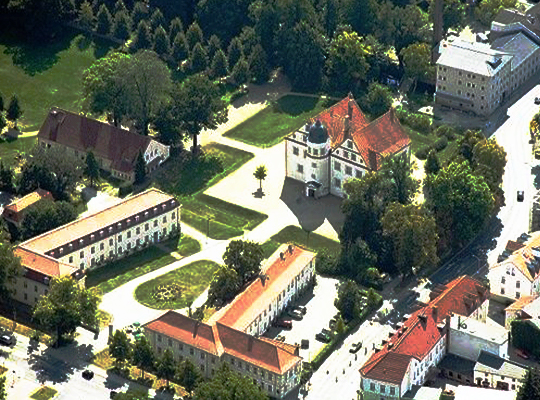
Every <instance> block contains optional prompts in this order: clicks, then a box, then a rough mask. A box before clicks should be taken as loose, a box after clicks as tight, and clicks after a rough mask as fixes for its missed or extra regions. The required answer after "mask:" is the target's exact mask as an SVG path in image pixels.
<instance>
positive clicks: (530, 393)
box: [516, 367, 540, 400]
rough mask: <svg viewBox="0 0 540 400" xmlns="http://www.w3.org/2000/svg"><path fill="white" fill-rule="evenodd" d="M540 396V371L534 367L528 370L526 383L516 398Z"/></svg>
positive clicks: (518, 399)
mask: <svg viewBox="0 0 540 400" xmlns="http://www.w3.org/2000/svg"><path fill="white" fill-rule="evenodd" d="M538 398H540V371H539V370H538V368H535V367H532V368H529V370H528V371H527V376H526V378H525V383H524V384H523V385H521V387H520V388H519V390H518V392H517V397H516V400H536V399H538Z"/></svg>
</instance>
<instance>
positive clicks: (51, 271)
mask: <svg viewBox="0 0 540 400" xmlns="http://www.w3.org/2000/svg"><path fill="white" fill-rule="evenodd" d="M15 255H16V256H17V257H19V258H20V259H21V265H22V266H24V267H26V268H28V269H31V270H34V271H37V272H39V273H41V274H43V275H45V276H49V277H55V278H60V277H63V276H71V275H72V274H73V273H74V272H77V268H74V267H73V266H71V265H69V264H66V263H63V262H60V261H58V260H55V259H54V258H52V257H49V256H46V255H44V254H39V253H36V252H34V251H32V250H29V249H25V248H21V247H17V248H16V249H15Z"/></svg>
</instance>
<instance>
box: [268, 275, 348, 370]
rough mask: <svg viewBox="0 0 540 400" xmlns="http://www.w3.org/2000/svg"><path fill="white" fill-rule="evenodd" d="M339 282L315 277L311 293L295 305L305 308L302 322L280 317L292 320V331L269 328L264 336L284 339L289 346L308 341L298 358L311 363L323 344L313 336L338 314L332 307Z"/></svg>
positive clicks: (326, 326) (284, 317)
mask: <svg viewBox="0 0 540 400" xmlns="http://www.w3.org/2000/svg"><path fill="white" fill-rule="evenodd" d="M338 283H339V281H338V280H337V279H332V278H324V277H321V276H317V285H316V286H315V288H314V289H313V293H311V292H308V293H306V294H304V296H302V297H301V298H300V299H299V300H298V301H297V302H296V305H301V306H305V307H306V314H305V315H304V316H303V318H302V320H300V321H298V320H295V319H293V318H291V317H289V316H286V315H284V316H282V318H283V319H289V320H292V329H290V330H287V329H283V328H279V327H270V329H269V330H268V331H267V332H266V333H265V336H268V337H270V338H276V337H278V336H280V335H281V336H283V337H285V342H286V343H289V344H295V343H298V344H300V343H301V341H302V339H307V340H309V347H308V348H306V349H302V348H301V349H300V356H301V357H302V358H303V359H304V361H311V359H312V358H313V357H314V355H315V354H317V353H318V352H319V350H320V349H321V348H322V347H323V345H324V343H322V342H320V341H318V340H316V339H315V335H316V334H317V333H318V332H320V331H321V329H322V328H328V323H329V321H330V319H332V318H333V317H334V316H335V315H336V314H337V312H338V310H337V308H336V307H335V306H334V299H335V298H336V296H337V289H338Z"/></svg>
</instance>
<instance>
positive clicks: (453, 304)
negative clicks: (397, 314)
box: [360, 276, 488, 383]
mask: <svg viewBox="0 0 540 400" xmlns="http://www.w3.org/2000/svg"><path fill="white" fill-rule="evenodd" d="M487 295H488V290H487V288H485V287H484V286H483V285H482V284H481V283H480V282H479V281H477V280H476V279H474V278H471V277H469V276H461V277H459V278H456V279H454V280H453V281H451V282H450V283H448V285H445V286H442V287H439V288H438V289H437V290H436V292H435V295H434V296H436V297H434V298H433V299H432V300H431V301H430V302H429V304H428V305H427V306H425V307H423V308H421V309H419V310H417V311H416V312H414V313H413V314H412V315H411V316H410V317H409V318H407V320H406V321H404V322H403V326H402V327H401V328H400V329H398V330H397V331H396V332H395V333H394V334H393V335H392V336H391V337H390V338H389V339H388V343H387V344H385V345H384V347H383V348H382V349H381V350H380V351H378V352H376V353H374V354H373V355H372V356H371V357H370V359H369V360H368V361H367V362H366V363H365V364H364V365H363V366H362V368H360V373H361V374H362V375H363V376H364V377H366V378H372V379H378V380H384V379H383V378H384V377H385V376H386V375H387V372H385V371H390V370H392V371H393V372H392V375H391V376H390V378H388V382H392V383H400V382H401V381H402V380H403V378H404V376H405V374H406V372H407V368H408V362H406V361H405V360H406V359H407V360H409V362H410V361H411V360H412V359H413V358H414V359H417V360H422V359H424V357H426V356H427V354H428V353H429V352H430V351H431V349H432V348H433V346H435V345H436V344H437V342H438V341H439V340H440V339H441V338H442V336H443V335H444V333H443V331H442V330H441V323H442V322H445V320H446V317H447V316H449V315H450V314H451V313H457V314H460V315H464V316H469V315H471V314H472V313H473V312H474V311H475V310H476V309H477V308H478V306H480V305H481V304H482V302H483V301H484V300H485V299H486V298H487ZM386 354H399V355H400V358H399V360H401V361H400V362H397V361H396V359H395V358H393V357H389V356H387V355H386ZM390 379H391V380H390Z"/></svg>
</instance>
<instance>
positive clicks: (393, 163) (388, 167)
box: [380, 153, 419, 204]
mask: <svg viewBox="0 0 540 400" xmlns="http://www.w3.org/2000/svg"><path fill="white" fill-rule="evenodd" d="M412 171H413V163H412V162H411V159H410V157H409V155H408V154H407V153H401V154H396V155H394V156H390V157H387V158H386V159H384V160H383V163H382V165H381V171H380V172H381V173H382V175H383V177H384V178H386V179H387V180H388V183H389V184H390V188H391V189H392V191H393V197H395V198H396V199H397V201H399V202H400V203H401V204H409V203H410V202H411V201H412V199H413V198H414V195H415V194H416V191H417V190H418V186H419V183H418V181H417V180H416V179H414V178H413V177H412Z"/></svg>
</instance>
